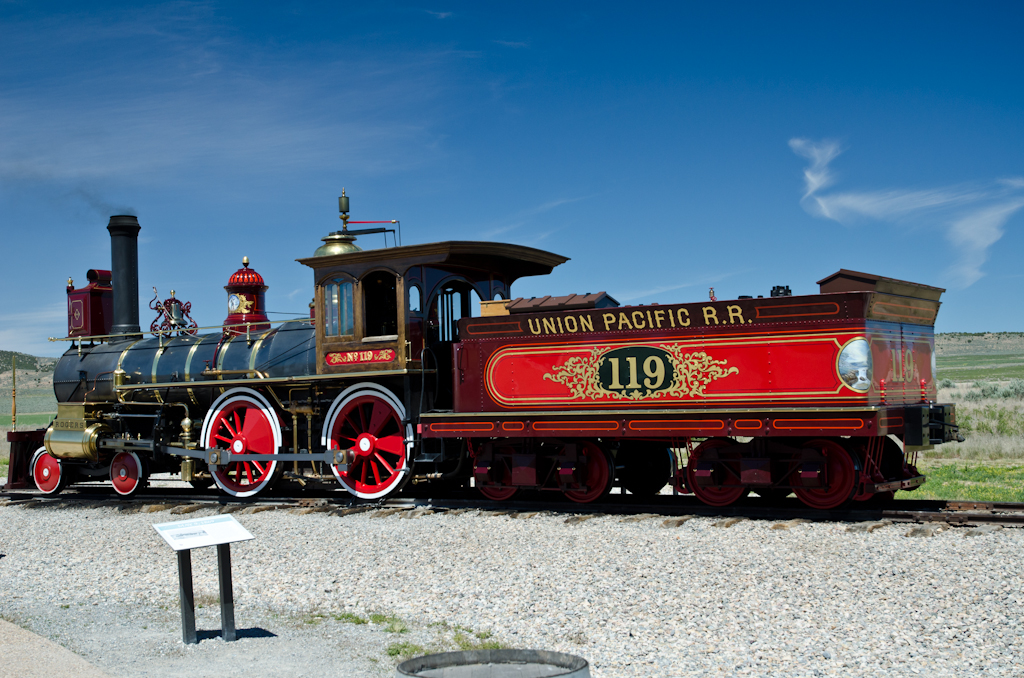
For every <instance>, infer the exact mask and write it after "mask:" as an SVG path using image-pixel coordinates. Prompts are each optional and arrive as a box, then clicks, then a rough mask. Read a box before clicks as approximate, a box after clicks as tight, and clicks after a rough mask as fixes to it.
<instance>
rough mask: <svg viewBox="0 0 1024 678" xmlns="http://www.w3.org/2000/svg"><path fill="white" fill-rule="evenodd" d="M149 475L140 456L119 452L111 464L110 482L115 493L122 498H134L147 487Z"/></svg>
mask: <svg viewBox="0 0 1024 678" xmlns="http://www.w3.org/2000/svg"><path fill="white" fill-rule="evenodd" d="M148 480H149V474H148V473H147V472H146V467H145V465H144V463H143V461H142V460H141V459H139V455H137V454H135V453H134V452H118V453H117V454H115V455H114V458H113V460H111V462H110V482H112V483H113V484H114V492H117V493H118V494H119V495H121V496H122V497H131V496H134V495H135V494H136V493H137V492H138V491H139V490H141V489H142V488H144V487H145V486H146V483H147V481H148Z"/></svg>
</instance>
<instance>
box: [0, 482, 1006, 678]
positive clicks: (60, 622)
mask: <svg viewBox="0 0 1024 678" xmlns="http://www.w3.org/2000/svg"><path fill="white" fill-rule="evenodd" d="M0 501H2V500H0ZM210 513H212V509H205V510H203V511H200V512H197V513H192V514H190V515H187V516H186V515H182V516H172V515H169V514H168V512H166V511H164V512H159V513H129V512H127V511H122V510H119V509H118V508H116V507H106V508H63V509H55V508H48V507H36V508H23V507H20V506H2V505H0V554H3V557H2V558H0V616H3V617H4V618H6V619H8V620H10V621H13V622H15V623H18V624H20V625H22V626H24V627H26V628H29V629H31V630H34V631H36V632H37V633H40V634H42V635H44V636H46V637H49V638H51V639H53V640H55V641H57V642H59V643H61V644H62V645H64V646H65V647H68V648H69V649H71V650H73V651H75V652H78V653H80V654H81V655H82V656H84V657H85V658H86V659H88V660H89V661H91V662H93V663H95V664H96V665H97V666H99V667H100V668H102V669H103V670H105V671H107V672H108V673H110V674H112V675H114V676H161V677H163V676H181V675H187V676H189V677H190V678H200V677H202V676H217V677H218V678H227V677H229V676H244V677H245V678H252V677H253V676H257V675H258V676H260V677H261V678H273V677H276V676H282V677H287V678H292V677H296V678H297V677H299V676H309V675H317V676H324V677H328V676H390V675H393V674H394V668H393V667H394V665H395V663H396V662H397V659H396V658H394V657H391V656H388V654H387V652H386V648H387V647H388V646H390V645H393V644H394V643H397V642H407V643H412V644H416V645H420V646H422V647H423V648H425V649H426V650H428V651H440V650H450V649H456V648H455V644H454V638H455V634H457V633H462V636H460V637H464V638H468V639H472V640H473V641H474V642H475V636H474V635H473V633H472V632H480V633H481V634H482V635H486V633H485V632H488V631H489V632H490V633H492V634H493V639H494V640H497V641H500V642H501V643H503V644H504V645H507V646H511V647H521V648H543V649H551V650H559V651H563V652H569V653H572V654H577V655H580V656H583V657H585V658H587V659H588V660H590V662H591V668H592V673H593V675H594V676H596V677H599V678H613V677H617V676H691V675H692V676H721V675H728V676H748V675H749V676H773V677H774V676H881V675H885V676H912V675H923V676H1024V642H1022V640H1021V632H1022V630H1024V629H1022V624H1024V620H1022V616H1024V573H1022V569H1021V567H1020V563H1021V556H1022V555H1024V530H1018V529H1002V530H997V531H994V532H992V533H991V534H986V535H983V536H977V537H967V536H966V533H967V528H953V529H948V530H945V531H942V532H939V533H938V534H937V535H935V536H931V537H907V536H905V534H906V532H907V531H908V529H909V527H910V526H908V525H898V524H897V525H890V526H886V527H882V528H881V529H877V530H874V531H871V532H848V531H847V527H848V525H846V524H841V523H817V524H802V525H796V526H793V527H792V528H791V529H772V526H773V523H770V522H754V521H745V522H740V523H738V524H736V525H733V526H732V527H727V528H726V527H716V526H715V523H716V521H715V520H713V519H705V518H696V519H693V520H690V521H688V522H686V523H684V524H683V525H681V526H679V527H669V528H665V527H662V520H663V519H662V518H649V519H646V520H642V521H639V522H622V519H621V518H619V517H611V516H607V517H598V518H594V519H591V520H585V521H583V522H580V523H578V524H574V525H569V524H566V522H565V521H566V516H564V515H544V514H541V515H537V516H533V517H530V518H518V519H517V518H513V517H510V516H505V515H481V514H479V513H477V512H469V513H461V514H442V513H438V514H433V515H425V516H422V517H418V518H415V519H407V518H402V517H401V516H400V515H392V516H388V517H372V515H371V514H365V513H364V514H357V515H349V516H334V515H329V514H326V513H312V514H307V515H298V514H296V513H293V512H289V511H267V512H263V513H256V514H251V515H244V514H236V517H237V518H238V519H239V521H240V522H241V523H242V524H243V525H245V526H246V527H247V528H248V529H249V530H250V531H251V532H252V533H253V534H254V535H255V536H256V539H255V540H254V541H251V542H246V543H243V544H237V545H235V546H234V547H233V551H232V555H233V559H234V576H235V594H236V600H237V606H236V618H237V620H238V626H239V628H240V629H248V631H246V632H243V635H247V636H249V637H245V638H243V639H242V640H240V641H238V642H236V643H233V644H228V643H224V642H222V641H221V640H220V639H219V638H215V639H208V640H204V641H203V642H202V643H200V644H199V645H198V646H188V647H186V646H184V645H182V644H181V641H180V630H179V628H180V627H179V623H180V622H179V618H178V610H177V575H176V569H175V560H174V557H173V553H172V552H171V551H170V549H169V548H168V547H167V546H166V545H165V544H164V542H163V541H162V540H161V539H160V538H159V537H158V536H157V534H156V532H155V531H154V530H153V528H152V527H151V525H152V524H153V523H156V522H166V521H169V520H174V519H177V518H179V517H180V518H182V519H184V518H192V517H199V516H202V515H208V514H210ZM193 561H194V565H193V566H194V570H195V572H196V583H197V586H196V593H197V597H198V598H199V600H200V601H201V602H204V607H203V608H202V609H200V610H199V611H198V613H199V627H200V628H203V629H216V628H219V616H218V615H219V608H218V607H217V604H216V591H217V588H216V587H217V583H216V575H215V573H216V569H215V552H214V551H213V550H212V549H204V550H202V551H198V552H195V555H194V558H193ZM342 612H352V613H355V614H358V615H361V616H363V617H366V616H368V615H369V614H370V613H373V612H378V613H384V614H390V615H394V616H397V617H398V618H399V619H400V620H401V623H404V625H405V626H407V627H408V629H409V631H408V632H406V633H393V632H389V631H388V630H387V628H386V624H384V623H379V624H365V625H355V624H351V623H346V622H345V621H342V620H336V619H335V618H334V616H335V615H340V613H342ZM456 625H460V626H462V627H465V628H466V629H470V630H471V631H472V632H471V631H463V632H460V631H458V630H457V629H455V626H456Z"/></svg>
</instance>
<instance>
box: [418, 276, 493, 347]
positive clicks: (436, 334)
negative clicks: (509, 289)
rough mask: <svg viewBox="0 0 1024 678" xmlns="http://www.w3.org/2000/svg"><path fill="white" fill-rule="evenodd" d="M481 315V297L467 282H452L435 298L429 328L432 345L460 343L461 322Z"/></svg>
mask: <svg viewBox="0 0 1024 678" xmlns="http://www.w3.org/2000/svg"><path fill="white" fill-rule="evenodd" d="M479 315H480V295H479V294H477V291H476V290H475V289H474V288H473V286H472V285H470V284H469V283H467V282H465V281H461V280H458V281H452V282H450V283H448V284H447V285H445V286H444V287H443V288H442V289H441V290H440V291H439V292H438V294H437V296H436V297H434V303H433V304H432V305H431V308H430V317H429V320H428V326H429V327H430V331H431V332H430V334H431V336H430V341H431V343H434V342H437V341H458V340H459V320H461V319H462V318H471V317H474V316H479Z"/></svg>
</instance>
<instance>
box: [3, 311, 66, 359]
mask: <svg viewBox="0 0 1024 678" xmlns="http://www.w3.org/2000/svg"><path fill="white" fill-rule="evenodd" d="M67 321H68V310H67V307H66V306H65V305H64V304H51V305H49V306H45V307H43V308H41V309H39V310H37V311H33V312H32V313H6V314H3V315H0V348H3V349H4V350H5V351H19V352H21V353H28V354H29V355H44V356H53V355H60V354H61V353H63V352H64V350H65V349H67V347H68V344H63V343H55V342H49V341H47V340H46V339H45V337H47V336H51V337H63V336H64V335H65V334H66V333H67Z"/></svg>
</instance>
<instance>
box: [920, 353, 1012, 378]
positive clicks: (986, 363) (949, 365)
mask: <svg viewBox="0 0 1024 678" xmlns="http://www.w3.org/2000/svg"><path fill="white" fill-rule="evenodd" d="M935 362H936V366H937V367H938V372H939V373H938V376H939V378H941V379H952V380H954V381H974V380H976V379H987V380H1005V379H1024V354H1022V353H1013V354H1003V355H951V356H939V357H937V358H936V360H935Z"/></svg>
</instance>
